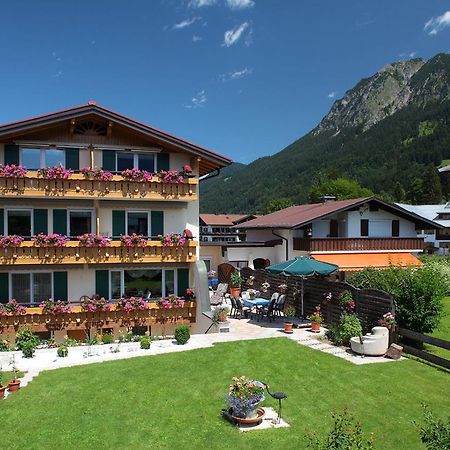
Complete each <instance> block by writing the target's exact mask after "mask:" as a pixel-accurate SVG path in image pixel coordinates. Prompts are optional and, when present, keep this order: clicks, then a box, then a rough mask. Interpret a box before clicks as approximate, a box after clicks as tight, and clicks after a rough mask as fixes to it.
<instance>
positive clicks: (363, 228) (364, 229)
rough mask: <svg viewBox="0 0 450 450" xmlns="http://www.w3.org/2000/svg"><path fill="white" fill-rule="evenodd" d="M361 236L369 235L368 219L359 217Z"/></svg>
mask: <svg viewBox="0 0 450 450" xmlns="http://www.w3.org/2000/svg"><path fill="white" fill-rule="evenodd" d="M361 236H363V237H364V236H369V220H368V219H361Z"/></svg>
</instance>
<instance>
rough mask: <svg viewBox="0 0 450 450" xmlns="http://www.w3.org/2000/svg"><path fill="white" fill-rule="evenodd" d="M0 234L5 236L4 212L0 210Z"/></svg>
mask: <svg viewBox="0 0 450 450" xmlns="http://www.w3.org/2000/svg"><path fill="white" fill-rule="evenodd" d="M0 234H5V211H4V210H3V209H0Z"/></svg>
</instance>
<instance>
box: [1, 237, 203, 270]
mask: <svg viewBox="0 0 450 450" xmlns="http://www.w3.org/2000/svg"><path fill="white" fill-rule="evenodd" d="M197 245H198V243H197V242H195V241H188V242H187V243H186V245H184V246H183V247H180V248H177V247H172V246H171V247H164V246H163V245H162V244H161V243H160V242H159V241H148V242H147V245H146V246H145V247H125V246H123V245H121V243H120V242H119V241H112V242H110V243H109V244H108V246H107V247H101V248H99V247H84V246H82V245H80V243H79V242H78V241H69V242H67V243H66V245H65V246H64V247H37V246H35V245H34V243H33V242H31V241H24V242H22V243H21V244H20V245H19V246H17V247H12V248H0V265H3V266H12V265H45V264H125V263H134V264H138V263H190V262H195V261H196V260H197V256H196V247H197Z"/></svg>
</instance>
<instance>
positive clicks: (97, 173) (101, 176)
mask: <svg viewBox="0 0 450 450" xmlns="http://www.w3.org/2000/svg"><path fill="white" fill-rule="evenodd" d="M80 173H82V174H83V175H84V176H85V177H86V178H94V179H95V180H101V181H110V180H111V179H112V177H113V174H112V173H111V172H109V171H108V170H103V169H99V168H98V167H93V168H92V169H91V168H90V167H83V168H81V169H80Z"/></svg>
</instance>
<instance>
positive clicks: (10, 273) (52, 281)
mask: <svg viewBox="0 0 450 450" xmlns="http://www.w3.org/2000/svg"><path fill="white" fill-rule="evenodd" d="M35 273H39V274H41V273H49V274H50V279H51V281H50V283H51V285H50V287H51V298H54V294H55V293H54V290H53V287H54V273H53V271H51V270H33V271H31V272H30V271H29V270H14V271H12V272H9V273H8V296H9V298H10V299H12V292H13V285H12V276H13V275H17V274H27V275H29V276H30V298H29V301H28V302H27V304H32V303H33V302H32V301H31V300H33V298H34V283H33V275H34V274H35Z"/></svg>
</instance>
